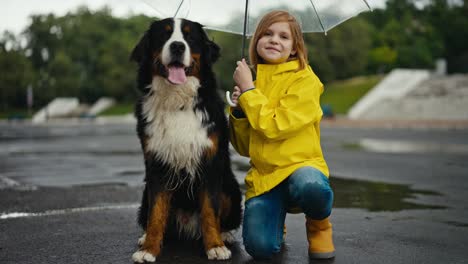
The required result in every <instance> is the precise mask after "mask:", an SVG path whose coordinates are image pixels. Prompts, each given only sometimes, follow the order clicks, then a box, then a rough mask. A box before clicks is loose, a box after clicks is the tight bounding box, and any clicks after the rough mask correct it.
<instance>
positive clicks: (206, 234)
mask: <svg viewBox="0 0 468 264" xmlns="http://www.w3.org/2000/svg"><path fill="white" fill-rule="evenodd" d="M200 201H201V216H200V218H201V227H202V235H203V244H204V245H205V251H206V252H208V251H209V250H210V249H212V248H215V247H224V242H223V240H222V239H221V230H220V229H221V227H220V221H219V216H218V215H215V212H214V209H213V205H212V204H211V201H210V197H209V196H208V193H207V192H202V193H201V197H200Z"/></svg>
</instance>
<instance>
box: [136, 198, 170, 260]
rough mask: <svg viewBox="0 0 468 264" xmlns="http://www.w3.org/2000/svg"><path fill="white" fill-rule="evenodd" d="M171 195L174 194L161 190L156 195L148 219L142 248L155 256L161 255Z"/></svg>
mask: <svg viewBox="0 0 468 264" xmlns="http://www.w3.org/2000/svg"><path fill="white" fill-rule="evenodd" d="M171 197H172V194H171V193H169V192H161V193H159V194H158V195H157V196H156V199H155V202H154V206H153V210H152V211H151V215H150V218H149V221H148V227H147V229H146V238H145V242H144V243H143V246H142V248H141V249H142V250H144V251H147V252H149V253H151V254H152V255H154V256H155V257H157V256H159V253H160V252H161V244H162V240H163V236H164V231H165V229H166V224H167V219H168V217H169V208H170V203H171Z"/></svg>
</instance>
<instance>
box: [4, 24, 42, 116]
mask: <svg viewBox="0 0 468 264" xmlns="http://www.w3.org/2000/svg"><path fill="white" fill-rule="evenodd" d="M0 72H2V74H1V77H0V110H1V111H6V110H7V109H9V108H18V107H24V108H26V90H27V87H28V86H29V85H31V84H32V82H33V79H34V73H33V70H32V66H31V63H30V61H29V60H28V58H27V57H26V56H25V55H24V53H23V51H22V49H21V47H20V45H19V42H18V41H17V39H16V38H15V37H14V35H13V34H12V33H9V32H4V33H3V36H2V37H1V38H0Z"/></svg>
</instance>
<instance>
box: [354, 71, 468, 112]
mask: <svg viewBox="0 0 468 264" xmlns="http://www.w3.org/2000/svg"><path fill="white" fill-rule="evenodd" d="M348 117H349V118H351V119H404V120H468V75H452V76H439V75H431V74H430V72H429V71H426V70H401V69H398V70H394V71H392V72H391V73H390V74H389V75H388V76H387V77H386V78H385V79H384V80H382V82H380V83H379V84H378V85H377V86H376V87H374V88H373V89H372V90H371V91H370V92H369V93H368V94H367V95H365V96H364V97H363V98H362V99H361V100H360V101H358V103H356V104H355V105H354V106H353V107H352V108H351V109H350V111H349V113H348Z"/></svg>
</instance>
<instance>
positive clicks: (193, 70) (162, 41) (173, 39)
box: [131, 18, 219, 88]
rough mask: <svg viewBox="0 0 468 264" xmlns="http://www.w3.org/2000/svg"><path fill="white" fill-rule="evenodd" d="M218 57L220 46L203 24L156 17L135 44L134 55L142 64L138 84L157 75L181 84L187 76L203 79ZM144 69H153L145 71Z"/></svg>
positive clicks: (146, 82) (134, 58) (135, 59)
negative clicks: (208, 34) (205, 71)
mask: <svg viewBox="0 0 468 264" xmlns="http://www.w3.org/2000/svg"><path fill="white" fill-rule="evenodd" d="M218 57H219V47H218V46H217V45H216V44H215V43H214V42H213V41H211V40H209V39H208V36H207V35H206V33H205V31H204V30H203V26H202V25H200V24H199V23H197V22H192V21H189V20H185V19H172V18H167V19H164V20H159V21H154V22H153V23H152V24H151V26H150V28H149V29H148V30H147V31H146V33H145V34H144V36H143V37H142V38H141V40H140V42H139V43H138V44H137V45H136V47H135V48H134V50H133V52H132V54H131V59H132V60H134V61H136V62H137V63H138V64H139V66H140V75H145V76H139V86H140V88H141V85H148V84H149V83H151V79H152V78H153V77H154V76H155V75H156V76H161V77H163V78H165V79H166V80H167V81H168V82H169V83H170V84H173V85H179V84H184V83H185V82H186V81H187V77H188V76H195V77H197V78H198V79H200V80H201V79H202V75H203V74H204V73H203V70H204V69H209V70H210V72H211V65H212V64H213V63H214V62H215V61H216V60H217V59H218ZM145 69H151V70H150V71H148V72H145Z"/></svg>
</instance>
